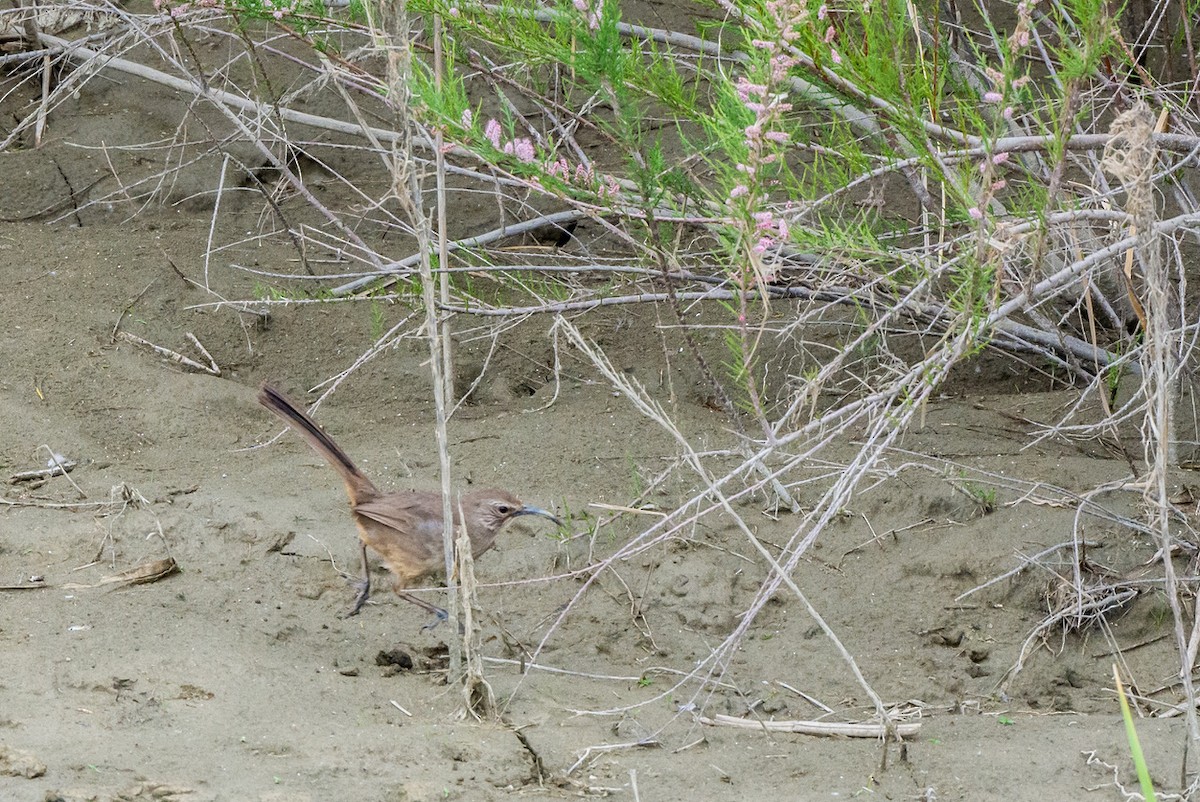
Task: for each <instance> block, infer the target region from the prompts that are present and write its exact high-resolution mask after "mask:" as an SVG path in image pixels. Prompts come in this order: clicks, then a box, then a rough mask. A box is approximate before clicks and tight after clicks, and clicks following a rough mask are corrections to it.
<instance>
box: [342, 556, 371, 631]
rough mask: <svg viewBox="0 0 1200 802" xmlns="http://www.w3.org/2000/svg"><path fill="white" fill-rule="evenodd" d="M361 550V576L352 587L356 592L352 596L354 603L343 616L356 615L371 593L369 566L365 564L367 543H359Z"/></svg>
mask: <svg viewBox="0 0 1200 802" xmlns="http://www.w3.org/2000/svg"><path fill="white" fill-rule="evenodd" d="M359 545H360V546H361V552H362V576H361V577H359V580H358V581H357V582H355V583H354V589H355V590H356V591H358V593H357V594H356V595H355V596H354V605H353V606H352V607H351V608H350V609H349V610H347V611H346V615H345V618H349V617H350V616H352V615H358V611H359V610H361V609H362V606H363V605H364V604H366V603H367V597H368V596H370V595H371V567H370V566H369V565H368V564H367V544H366V543H360V544H359Z"/></svg>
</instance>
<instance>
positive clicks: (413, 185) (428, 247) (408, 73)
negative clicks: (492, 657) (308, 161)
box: [380, 0, 462, 683]
mask: <svg viewBox="0 0 1200 802" xmlns="http://www.w3.org/2000/svg"><path fill="white" fill-rule="evenodd" d="M380 16H381V20H382V22H383V28H384V36H385V42H384V45H385V48H386V51H387V65H388V93H389V97H390V99H391V105H392V110H393V113H394V115H395V123H396V125H395V130H396V134H397V135H396V139H395V142H394V144H393V146H392V191H393V193H394V194H395V196H396V200H397V201H398V203H399V204H400V207H401V209H402V210H403V211H404V213H405V215H407V217H408V219H409V221H410V222H411V223H412V227H413V232H414V234H415V235H416V238H417V252H418V253H419V254H420V263H419V267H420V273H421V297H422V301H423V303H424V305H425V331H426V334H427V336H428V338H429V357H430V359H429V372H430V376H431V378H432V383H433V403H434V409H435V411H436V415H437V422H436V427H435V436H436V438H437V450H438V466H439V473H440V474H441V479H442V544H443V549H444V557H445V565H446V594H447V604H446V609H447V612H449V614H450V621H451V625H452V626H457V622H458V593H457V587H456V585H455V582H454V514H453V507H452V505H451V502H452V497H451V482H450V448H449V438H448V436H447V432H446V420H447V415H446V409H447V403H446V385H445V379H444V377H443V375H442V367H443V365H444V364H445V362H444V361H443V341H442V335H441V331H442V329H441V327H440V325H439V321H438V304H437V294H436V289H435V286H434V282H433V264H432V253H433V232H432V231H431V230H430V220H429V215H428V214H426V213H425V207H424V206H423V204H422V197H421V179H420V176H419V175H418V174H417V171H416V170H415V169H413V162H414V160H413V127H414V126H413V119H412V88H411V87H412V84H411V81H412V50H411V49H410V43H411V41H412V36H411V34H410V30H409V21H408V4H407V2H406V0H396V2H394V3H388V2H381V3H380ZM442 236H443V237H444V235H442ZM448 640H449V641H450V675H449V681H450V682H452V683H453V682H457V681H458V680H459V677H461V676H462V642H461V639H459V638H454V637H451V638H449V639H448Z"/></svg>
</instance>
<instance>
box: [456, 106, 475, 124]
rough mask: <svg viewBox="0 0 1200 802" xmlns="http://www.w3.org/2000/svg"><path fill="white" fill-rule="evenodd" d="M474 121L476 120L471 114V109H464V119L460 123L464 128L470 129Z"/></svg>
mask: <svg viewBox="0 0 1200 802" xmlns="http://www.w3.org/2000/svg"><path fill="white" fill-rule="evenodd" d="M474 119H475V116H474V115H473V114H471V110H470V109H463V113H462V117H461V118H460V119H459V122H461V123H462V127H463V128H470V127H471V122H472V121H473V120H474Z"/></svg>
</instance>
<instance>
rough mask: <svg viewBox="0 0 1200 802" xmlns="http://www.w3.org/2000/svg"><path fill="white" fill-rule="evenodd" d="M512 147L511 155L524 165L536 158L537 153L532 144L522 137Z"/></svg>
mask: <svg viewBox="0 0 1200 802" xmlns="http://www.w3.org/2000/svg"><path fill="white" fill-rule="evenodd" d="M512 145H513V154H514V155H515V156H516V157H517V158H518V159H520V160H521V161H523V162H525V163H526V164H528V163H530V162H532V161H533V160H534V159H535V158H537V152H536V151H535V150H534V148H533V143H532V142H530V141H529V139H528V138H526V137H522V138H521V139H518V140H516V141H515V142H513V143H512Z"/></svg>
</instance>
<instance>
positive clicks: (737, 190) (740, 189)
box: [729, 184, 750, 200]
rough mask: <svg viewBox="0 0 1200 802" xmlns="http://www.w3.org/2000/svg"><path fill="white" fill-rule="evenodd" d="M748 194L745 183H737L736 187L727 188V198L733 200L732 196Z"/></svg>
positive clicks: (737, 196)
mask: <svg viewBox="0 0 1200 802" xmlns="http://www.w3.org/2000/svg"><path fill="white" fill-rule="evenodd" d="M749 194H750V187H748V186H746V185H745V184H738V185H737V186H736V187H734V188H733V189H731V190H729V199H730V200H733V199H734V198H741V197H743V196H745V195H749Z"/></svg>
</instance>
